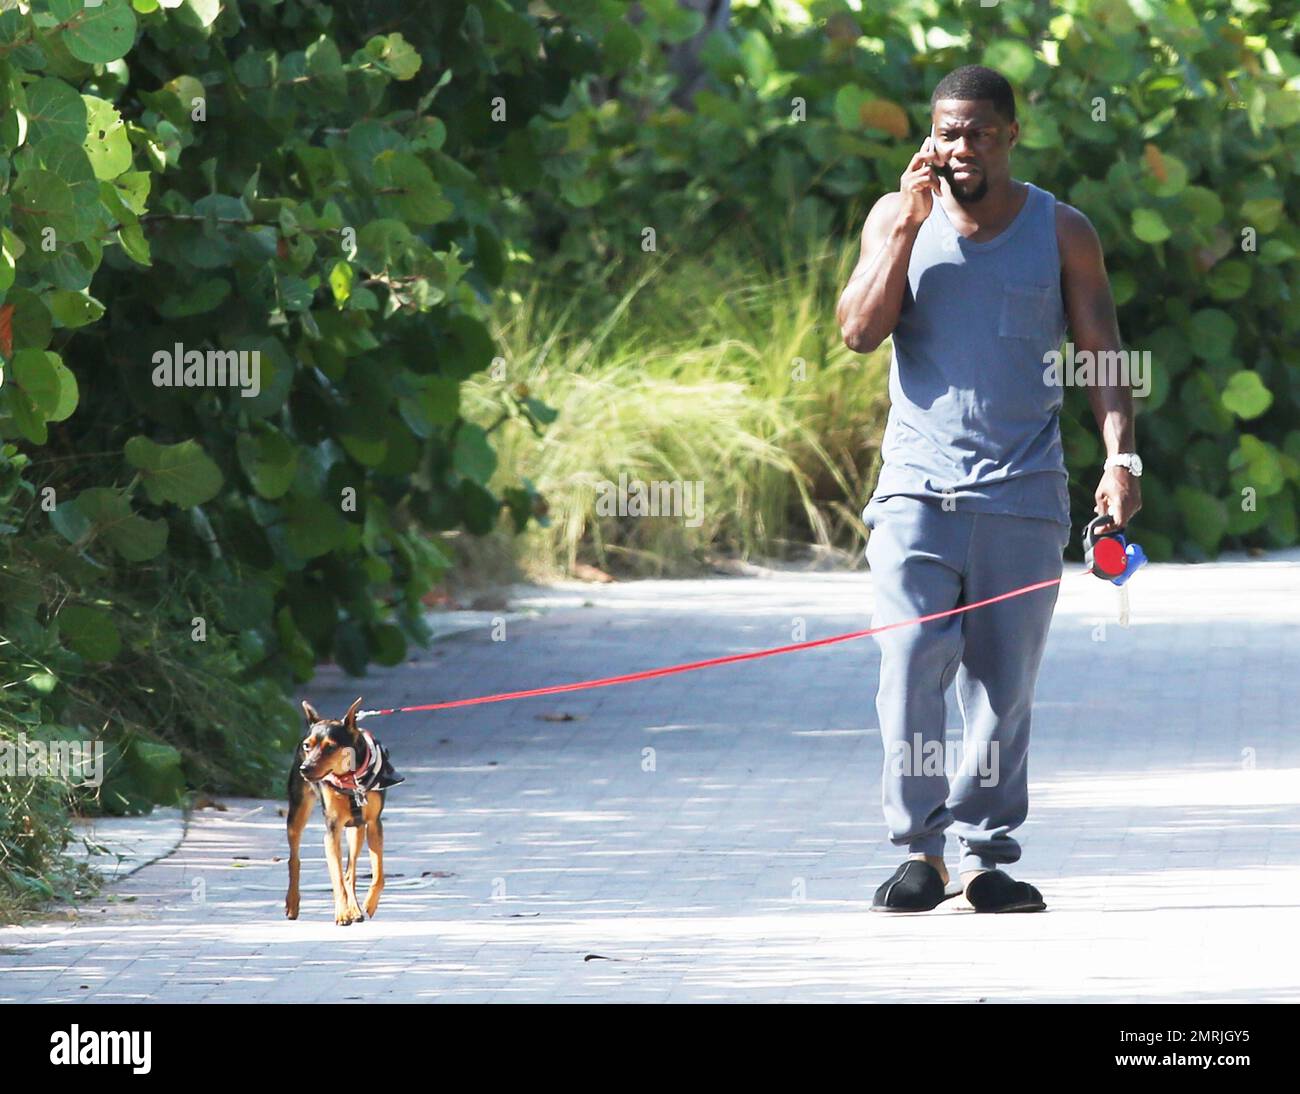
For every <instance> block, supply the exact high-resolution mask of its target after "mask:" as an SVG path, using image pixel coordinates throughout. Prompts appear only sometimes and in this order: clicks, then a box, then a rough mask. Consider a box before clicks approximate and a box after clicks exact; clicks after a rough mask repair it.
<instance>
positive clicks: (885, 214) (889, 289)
mask: <svg viewBox="0 0 1300 1094" xmlns="http://www.w3.org/2000/svg"><path fill="white" fill-rule="evenodd" d="M900 203H901V198H900V196H899V195H898V194H897V193H891V194H886V195H885V196H884V197H882V198H881V199H880V200H879V201H877V202H876V204H875V206H874V207H873V208H872V210H871V213H870V215H869V216H868V217H867V222H866V224H864V225H863V226H862V251H861V254H860V256H859V258H858V264H857V266H856V267H855V268H854V270H853V276H852V277H850V278H849V283H848V285H847V286H846V287H845V289H844V292H843V293H841V294H840V302H839V304H838V306H837V307H836V309H835V318H836V319H837V320H838V321H839V324H840V333H841V334H842V335H843V336H844V344H845V345H846V346H848V347H849V349H851V350H853V351H854V352H855V353H870V352H871V351H872V350H874V349H875V348H876V347H877V346H879V345H880V343H881V342H883V341H884V340H885V339H886V338H888V337H889V335H890V334H892V333H893V331H894V327H895V326H897V325H898V316H899V313H900V312H901V311H902V307H903V296H904V294H905V292H906V290H907V266H908V263H909V261H910V260H911V258H912V244H913V243H915V242H916V235H917V233H918V232H919V231H920V230H921V226H920V225H919V224H910V223H908V222H907V221H906V220H903V219H901V218H900V217H899V216H898V208H899V205H900Z"/></svg>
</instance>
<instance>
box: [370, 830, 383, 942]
mask: <svg viewBox="0 0 1300 1094" xmlns="http://www.w3.org/2000/svg"><path fill="white" fill-rule="evenodd" d="M366 842H367V843H368V844H369V845H370V892H368V893H367V894H366V915H368V916H369V917H370V918H371V919H374V918H375V909H376V908H378V907H379V894H380V893H382V892H383V891H384V822H383V821H381V820H380V819H379V817H378V816H376V817H375V819H374V820H372V821H371V822H370V823H369V824H367V825H366Z"/></svg>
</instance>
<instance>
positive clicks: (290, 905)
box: [284, 900, 298, 919]
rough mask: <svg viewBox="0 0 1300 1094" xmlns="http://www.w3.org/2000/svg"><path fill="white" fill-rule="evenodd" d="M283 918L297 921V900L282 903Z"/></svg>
mask: <svg viewBox="0 0 1300 1094" xmlns="http://www.w3.org/2000/svg"><path fill="white" fill-rule="evenodd" d="M284 918H285V919H297V918H298V901H297V900H285V902H284Z"/></svg>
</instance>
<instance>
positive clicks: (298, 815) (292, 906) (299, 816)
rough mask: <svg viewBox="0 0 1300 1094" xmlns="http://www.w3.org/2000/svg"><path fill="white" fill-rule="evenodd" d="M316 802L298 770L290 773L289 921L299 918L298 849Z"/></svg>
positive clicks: (286, 902)
mask: <svg viewBox="0 0 1300 1094" xmlns="http://www.w3.org/2000/svg"><path fill="white" fill-rule="evenodd" d="M315 800H316V795H315V794H313V793H312V791H311V787H310V786H309V785H308V784H307V781H306V780H305V779H303V778H302V777H301V776H300V775H299V774H298V772H297V771H296V770H295V771H292V772H290V774H289V816H288V820H287V821H286V822H285V827H286V828H287V829H288V832H289V891H288V892H286V893H285V894H284V914H285V916H286V917H287V918H289V919H297V918H298V874H299V871H300V869H301V866H302V858H301V856H300V855H299V853H298V849H299V847H300V846H301V844H302V831H303V829H304V828H306V827H307V821H308V819H309V818H310V817H311V807H312V804H313V803H314V802H315Z"/></svg>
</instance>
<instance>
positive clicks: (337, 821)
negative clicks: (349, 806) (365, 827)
mask: <svg viewBox="0 0 1300 1094" xmlns="http://www.w3.org/2000/svg"><path fill="white" fill-rule="evenodd" d="M342 835H343V815H342V813H341V811H339V810H334V809H327V810H326V812H325V861H326V862H327V863H329V868H330V885H331V887H332V888H333V889H334V922H335V923H337V924H338V925H339V926H340V927H348V926H351V924H352V913H351V912H350V911H349V910H348V902H347V897H346V895H345V893H344V889H343V862H342V857H341V851H342V849H341V847H340V846H339V838H340V837H341V836H342Z"/></svg>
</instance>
